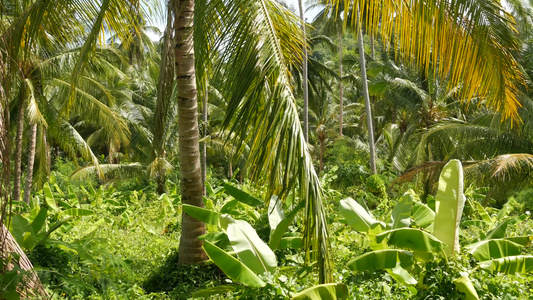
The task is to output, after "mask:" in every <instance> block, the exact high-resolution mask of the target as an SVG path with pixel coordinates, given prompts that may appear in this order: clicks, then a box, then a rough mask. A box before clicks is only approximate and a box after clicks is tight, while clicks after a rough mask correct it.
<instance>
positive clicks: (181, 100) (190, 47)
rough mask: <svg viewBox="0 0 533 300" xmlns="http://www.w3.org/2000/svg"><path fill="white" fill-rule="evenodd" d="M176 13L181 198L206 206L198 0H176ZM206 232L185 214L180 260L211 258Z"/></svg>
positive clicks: (183, 216) (183, 261) (193, 203)
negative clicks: (195, 22) (198, 73)
mask: <svg viewBox="0 0 533 300" xmlns="http://www.w3.org/2000/svg"><path fill="white" fill-rule="evenodd" d="M174 15H175V19H174V30H175V39H176V47H175V49H174V51H175V52H174V53H175V58H176V60H175V67H176V80H177V99H178V134H179V158H180V177H181V201H182V203H184V204H190V205H195V206H199V207H202V206H203V184H202V173H201V169H200V145H199V130H198V102H197V89H196V73H195V69H194V68H195V66H194V43H193V35H192V33H193V27H192V26H193V17H194V0H177V1H175V6H174ZM203 234H205V225H204V223H203V222H200V221H198V220H196V219H195V218H193V217H191V216H189V215H187V214H185V213H183V214H182V223H181V239H180V246H179V260H178V262H179V263H181V264H195V263H199V262H202V261H205V260H207V255H206V254H205V252H204V250H203V248H202V245H203V241H201V240H199V239H198V236H200V235H203Z"/></svg>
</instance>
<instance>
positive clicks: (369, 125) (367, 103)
mask: <svg viewBox="0 0 533 300" xmlns="http://www.w3.org/2000/svg"><path fill="white" fill-rule="evenodd" d="M357 20H358V21H357V22H358V25H357V41H358V47H359V68H360V69H361V82H362V83H363V97H364V99H365V114H366V126H367V129H368V149H369V151H370V172H371V174H376V144H375V143H374V125H373V120H372V105H371V103H370V96H369V93H368V81H367V77H366V62H365V48H364V42H363V28H362V27H363V26H362V20H361V18H360V13H359V11H357ZM359 22H361V23H359Z"/></svg>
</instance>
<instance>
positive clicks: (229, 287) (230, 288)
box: [191, 284, 243, 298]
mask: <svg viewBox="0 0 533 300" xmlns="http://www.w3.org/2000/svg"><path fill="white" fill-rule="evenodd" d="M242 288H243V286H242V285H240V284H224V285H217V286H214V287H210V288H207V289H203V290H199V291H198V292H196V293H194V294H192V295H191V298H208V297H211V296H214V295H220V294H226V293H231V292H236V291H238V290H240V289H242Z"/></svg>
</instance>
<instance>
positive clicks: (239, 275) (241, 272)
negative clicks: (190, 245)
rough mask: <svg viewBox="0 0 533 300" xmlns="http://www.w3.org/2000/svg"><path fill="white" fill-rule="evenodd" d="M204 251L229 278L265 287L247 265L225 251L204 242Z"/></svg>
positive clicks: (245, 283)
mask: <svg viewBox="0 0 533 300" xmlns="http://www.w3.org/2000/svg"><path fill="white" fill-rule="evenodd" d="M203 247H204V250H205V253H206V254H207V256H209V258H210V259H211V260H212V261H213V262H214V263H215V264H216V265H217V266H218V267H219V268H220V269H221V270H222V271H223V272H224V273H225V274H226V275H228V277H229V278H231V279H233V280H235V281H237V282H240V283H242V284H244V285H247V286H251V287H264V286H265V285H266V284H265V283H264V282H263V281H262V280H261V279H260V278H259V277H257V275H255V273H254V272H253V271H252V270H250V269H249V268H248V267H247V266H246V265H245V264H243V263H242V262H240V261H238V260H237V259H236V258H234V257H233V256H231V255H229V254H228V253H226V252H225V251H224V250H222V249H220V248H218V247H217V246H215V245H213V244H211V243H210V242H208V241H204V246H203Z"/></svg>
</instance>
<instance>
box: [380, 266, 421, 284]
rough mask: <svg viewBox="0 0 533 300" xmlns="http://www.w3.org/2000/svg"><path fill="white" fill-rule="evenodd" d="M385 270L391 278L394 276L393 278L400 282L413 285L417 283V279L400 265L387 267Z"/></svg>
mask: <svg viewBox="0 0 533 300" xmlns="http://www.w3.org/2000/svg"><path fill="white" fill-rule="evenodd" d="M387 272H388V273H389V275H390V276H391V277H392V278H394V280H396V281H398V282H400V283H402V284H406V285H414V284H417V283H418V281H417V280H416V279H415V278H414V277H413V276H412V275H411V274H409V272H407V270H405V269H404V268H402V267H400V266H396V267H394V268H392V269H387Z"/></svg>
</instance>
